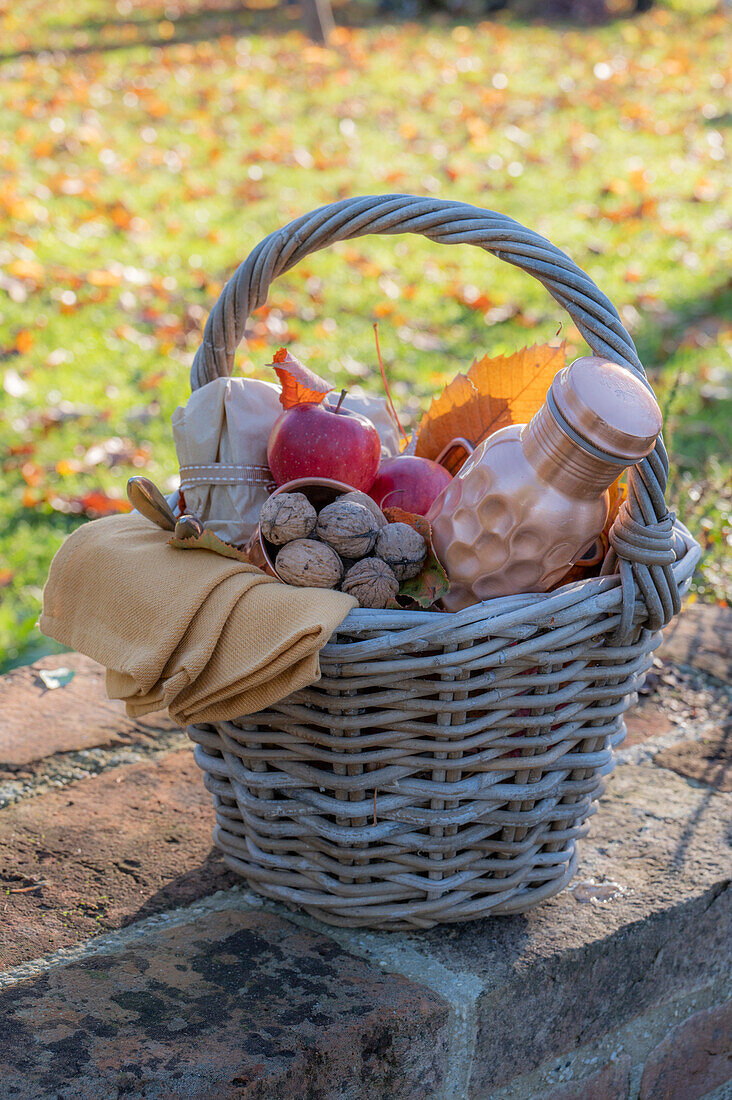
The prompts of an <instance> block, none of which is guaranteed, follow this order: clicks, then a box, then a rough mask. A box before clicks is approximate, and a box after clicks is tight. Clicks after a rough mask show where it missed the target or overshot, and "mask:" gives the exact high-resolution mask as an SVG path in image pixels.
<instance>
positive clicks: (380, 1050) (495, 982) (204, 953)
mask: <svg viewBox="0 0 732 1100" xmlns="http://www.w3.org/2000/svg"><path fill="white" fill-rule="evenodd" d="M690 610H691V611H692V612H694V621H693V622H689V623H688V625H687V627H686V628H685V632H681V633H680V628H678V629H677V630H676V631H675V632H674V633H671V634H670V636H669V637H668V639H667V641H666V643H665V652H666V653H670V654H671V657H672V658H673V660H674V661H676V662H681V663H680V664H678V663H677V664H675V663H672V662H671V661H670V660H669V659H668V657H664V659H663V660H658V661H657V662H656V667H655V668H654V670H653V672H652V673H651V676H650V677H649V684H648V690H647V693H646V694H645V695H644V696H643V697H642V698H641V701H640V704H639V706H638V707H637V708H636V710H635V711H634V712H633V713H632V715H631V716H630V718H629V720H628V727H629V735H628V738H627V739H626V742H625V744H624V746H623V747H622V748H621V749H620V751H619V753H618V758H619V766H618V768H617V769H616V772H615V774H614V776H613V777H612V779H611V780H610V782H609V785H608V790H607V793H606V795H605V796H604V798H603V800H602V803H601V808H600V813H599V814H598V815H597V816H596V817H595V818H594V819H593V823H592V829H591V834H590V837H589V838H588V839H587V840H586V841H584V842H583V845H582V848H581V855H580V866H579V870H578V874H577V877H576V878H575V880H574V882H573V883H572V885H571V887H570V888H569V889H568V890H566V891H565V892H564V893H563V894H561V895H560V896H558V897H556V898H554V899H552V900H551V901H549V902H547V903H546V904H545V905H543V906H541V907H540V908H539V909H536V910H534V911H533V912H531V913H528V914H525V915H523V916H515V917H503V918H493V919H488V920H481V921H475V922H470V923H466V924H464V925H455V926H449V927H442V928H436V929H432V930H430V931H427V932H422V933H391V934H387V933H378V932H371V931H365V930H358V929H356V930H346V929H337V928H331V927H328V926H326V925H324V924H321V923H320V922H318V921H315V920H314V919H312V918H310V917H308V916H306V915H304V914H302V913H300V912H297V911H289V910H287V909H286V908H285V907H283V906H280V905H276V904H274V903H270V902H267V901H264V900H263V899H261V898H258V897H257V896H256V895H254V894H252V893H251V892H249V890H248V889H247V887H246V885H245V884H244V883H243V882H242V880H240V879H238V878H237V877H236V876H235V875H233V874H232V873H231V872H230V871H228V870H227V869H226V867H225V866H224V864H223V863H222V861H221V860H220V859H219V857H218V855H217V854H216V852H215V850H214V849H212V846H211V842H210V827H211V823H212V812H211V806H210V796H209V795H208V794H207V793H206V791H205V790H204V787H203V783H202V779H201V775H200V772H199V771H198V769H197V768H196V767H195V765H194V763H193V759H192V753H191V750H190V747H189V745H188V743H187V740H186V738H185V735H184V734H183V733H182V732H181V731H178V730H176V729H175V728H174V727H172V726H171V725H170V723H169V721H168V720H167V718H165V717H164V716H162V715H157V716H153V717H152V718H146V719H145V720H144V721H143V722H137V723H136V722H131V721H130V720H129V719H127V718H126V717H125V716H124V714H123V713H121V712H120V711H119V709H118V708H117V707H116V706H115V705H114V704H112V703H110V702H109V701H108V700H107V699H106V697H105V695H104V686H103V675H102V670H100V669H99V667H98V666H95V665H94V664H93V662H90V661H88V660H87V659H86V658H83V657H80V656H79V655H77V654H65V655H63V656H61V657H53V658H46V659H45V660H44V661H42V662H39V663H38V664H37V665H34V666H29V667H28V668H26V669H19V670H15V671H14V672H12V673H10V674H8V675H7V676H6V677H4V678H0V703H1V704H2V705H1V706H0V884H1V885H2V891H3V896H2V898H0V930H1V935H0V968H1V972H0V1081H2V1088H1V1089H0V1095H1V1096H2V1097H3V1100H4V1097H6V1096H7V1097H8V1098H11V1097H12V1098H18V1100H35V1098H43V1097H54V1098H59V1100H76V1098H79V1100H86V1098H87V1097H88V1098H90V1100H97V1098H107V1097H111V1098H114V1100H117V1098H122V1097H132V1098H134V1097H145V1098H151V1100H152V1098H156V1100H157V1098H158V1097H160V1098H168V1097H186V1098H193V1100H203V1098H209V1097H210V1098H214V1097H215V1098H216V1100H228V1098H237V1100H291V1098H292V1100H300V1098H306V1100H372V1098H374V1100H382V1098H383V1100H392V1098H395V1100H401V1098H409V1100H448V1098H449V1100H702V1098H710V1100H712V1098H713V1100H722V1098H723V1097H729V1096H730V1095H732V1065H731V1062H730V1059H731V1057H732V1049H731V1048H732V1042H731V1041H730V1036H731V1035H732V1001H731V1000H730V998H731V997H732V988H731V987H730V981H729V979H730V961H731V959H732V937H731V936H730V929H732V890H731V889H730V877H731V876H730V871H731V870H732V860H731V858H730V852H731V848H730V843H731V841H732V815H731V814H730V803H731V802H732V794H731V793H730V788H731V787H732V784H731V783H730V758H731V757H732V752H731V750H730V741H732V728H731V727H730V710H731V708H730V702H731V701H732V686H730V684H729V683H728V682H726V681H725V680H724V679H720V678H719V677H720V676H722V677H726V678H727V680H729V679H730V667H731V666H730V660H729V655H728V653H727V651H726V648H725V647H726V644H727V643H726V642H725V640H724V639H725V637H728V636H729V629H730V626H729V624H730V619H729V616H730V614H732V613H729V612H727V613H726V614H722V613H720V611H719V609H712V611H711V612H709V611H707V610H701V611H700V610H698V609H697V610H696V611H694V608H692V609H690ZM683 621H684V620H683V618H682V622H683ZM715 639H716V641H715ZM715 647H716V649H717V650H721V652H716V650H715ZM695 655H698V657H699V665H700V666H701V667H693V666H694V663H695ZM61 666H63V667H65V668H67V669H68V670H69V671H70V672H73V673H74V675H73V677H72V678H71V679H66V682H65V683H63V685H62V686H59V687H56V688H49V687H48V686H47V684H44V682H43V679H41V678H40V677H39V672H40V671H42V670H45V671H46V672H48V671H49V670H51V671H53V670H54V669H56V668H59V667H61ZM710 671H711V672H714V673H715V674H716V676H713V675H711V674H710ZM46 679H48V677H47V678H46ZM57 679H59V678H57ZM60 679H61V680H64V679H65V678H64V677H60ZM51 682H53V677H52V678H51Z"/></svg>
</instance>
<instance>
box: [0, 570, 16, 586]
mask: <svg viewBox="0 0 732 1100" xmlns="http://www.w3.org/2000/svg"><path fill="white" fill-rule="evenodd" d="M14 576H15V573H14V572H13V570H12V569H0V588H6V587H7V585H9V584H10V582H11V581H12V579H13V577H14Z"/></svg>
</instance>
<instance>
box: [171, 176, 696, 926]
mask: <svg viewBox="0 0 732 1100" xmlns="http://www.w3.org/2000/svg"><path fill="white" fill-rule="evenodd" d="M370 233H385V234H387V233H388V234H398V233H418V234H422V235H424V236H426V237H428V238H430V239H431V240H433V241H435V242H437V243H441V244H458V243H469V244H473V245H475V246H477V247H479V248H482V249H484V250H485V251H487V252H490V253H492V254H493V255H494V256H496V257H498V258H499V259H501V260H505V261H506V262H508V263H512V264H514V265H516V266H518V267H520V268H523V269H524V270H525V271H527V272H528V273H530V274H532V275H534V276H535V277H536V278H538V279H539V280H540V282H542V283H543V285H544V286H545V287H546V289H547V290H548V291H549V293H550V294H551V295H552V297H553V298H554V299H555V300H556V301H557V302H558V303H559V304H560V305H561V306H562V307H564V308H565V309H566V311H567V312H568V313H569V315H570V316H571V317H572V319H573V321H574V322H575V324H576V325H577V327H578V328H579V330H580V332H581V333H582V334H583V336H584V337H585V338H586V340H587V342H588V344H589V345H590V347H591V348H592V350H593V352H594V353H595V354H596V355H598V356H603V357H605V358H607V359H610V360H612V361H613V362H615V363H618V364H620V365H621V366H625V367H627V368H628V369H629V370H631V371H633V372H635V373H636V375H637V376H639V377H640V378H642V379H645V374H644V372H643V368H642V366H641V363H640V361H639V359H638V355H637V352H636V350H635V347H634V345H633V342H632V340H631V338H630V336H629V335H628V333H627V332H626V331H625V329H624V327H623V325H622V323H621V321H620V319H619V317H618V314H617V312H616V310H615V308H614V307H613V306H612V304H611V303H610V302H609V300H608V299H607V298H606V297H605V295H603V294H602V293H601V292H600V291H599V290H598V288H597V287H596V286H595V284H594V283H593V282H592V280H591V279H589V278H588V276H587V275H585V274H584V272H582V271H581V269H580V268H578V267H577V266H576V264H574V263H573V262H572V261H571V260H570V259H569V258H568V257H567V256H565V255H564V254H563V253H562V252H560V251H559V250H558V249H557V248H555V247H554V246H553V245H552V244H550V243H549V242H548V241H546V240H545V239H544V238H542V237H540V236H539V235H537V234H536V233H533V232H531V231H530V230H527V229H524V228H523V227H522V226H521V225H519V224H518V223H517V222H515V221H513V220H512V219H510V218H507V217H504V216H502V215H500V214H496V213H493V212H490V211H486V210H481V209H478V208H475V207H471V206H468V205H466V204H462V203H452V202H446V201H442V200H437V199H421V198H416V197H412V196H408V195H384V196H372V197H365V198H356V199H348V200H344V201H342V202H338V203H334V204H333V205H330V206H326V207H323V208H321V209H319V210H316V211H314V212H313V213H311V214H307V215H305V216H303V217H301V218H298V219H297V220H296V221H294V222H292V223H291V224H290V225H289V226H286V227H285V228H284V229H281V230H279V231H278V232H276V233H273V234H272V235H271V236H269V237H267V238H266V239H265V240H264V241H262V243H261V244H260V245H259V246H258V247H257V248H256V249H255V250H254V251H253V252H252V254H251V255H250V256H249V258H248V259H247V260H246V262H245V263H244V264H242V266H241V267H240V268H239V269H238V271H237V272H236V273H235V275H234V276H233V277H232V279H231V280H230V281H229V282H228V283H227V285H226V286H225V287H224V289H223V291H222V294H221V297H220V299H219V301H218V302H217V304H216V306H215V307H214V309H213V311H212V313H211V316H210V317H209V320H208V323H207V325H206V329H205V333H204V338H203V344H202V346H201V348H200V349H199V351H198V353H197V355H196V358H195V361H194V364H193V368H192V375H191V379H192V387H193V390H194V391H198V390H200V388H201V387H203V386H205V385H206V384H207V383H209V382H212V381H214V380H215V379H224V378H227V377H228V375H229V374H230V373H231V370H232V367H233V362H234V353H235V350H236V347H237V345H238V344H239V342H240V340H241V339H242V337H243V335H244V330H245V325H246V321H247V317H248V315H249V314H250V313H251V312H252V311H253V310H254V309H256V308H257V307H258V306H261V305H262V304H263V303H264V302H265V300H266V297H267V293H268V289H269V286H270V284H271V282H272V281H273V280H274V279H275V278H276V277H277V276H278V275H281V274H282V273H284V272H285V271H288V270H289V269H290V268H292V267H293V266H294V265H295V264H297V263H298V262H299V261H300V260H302V259H304V258H305V257H306V256H308V255H309V254H310V253H312V252H314V251H316V250H318V249H320V248H324V247H326V246H327V245H329V244H332V243H334V242H336V241H341V240H347V239H350V238H353V237H357V236H362V235H365V234H370ZM646 384H647V383H646ZM667 472H668V461H667V457H666V452H665V449H664V445H663V441H662V438H661V437H660V436H659V438H658V441H657V444H656V447H655V449H654V451H653V452H652V453H651V454H650V455H649V456H648V458H646V459H644V460H643V461H642V462H641V463H639V464H638V466H636V467H633V468H632V469H631V470H630V471H629V473H628V498H627V502H626V503H625V505H624V506H623V507H622V508H621V510H620V513H619V515H618V517H617V519H616V520H615V523H614V525H613V527H612V529H611V531H610V536H609V539H610V550H609V553H608V556H607V558H606V560H605V562H604V564H603V572H602V575H600V576H596V577H588V578H585V579H583V580H579V581H575V582H574V583H570V584H566V585H564V586H562V587H560V588H557V589H555V590H554V591H552V592H549V593H544V594H536V593H527V594H519V595H515V596H508V597H502V598H496V599H492V600H487V601H485V602H484V603H481V604H477V605H475V606H472V607H468V608H466V609H464V610H462V611H459V612H456V613H454V614H446V613H442V614H437V613H435V612H430V611H412V610H403V611H402V610H393V609H388V610H383V611H381V610H366V609H357V610H354V611H352V612H350V614H349V615H348V616H347V618H346V619H345V620H344V621H343V623H342V625H341V627H340V628H339V631H338V633H337V634H336V635H335V636H334V637H333V638H332V639H331V641H330V642H329V644H328V645H327V646H326V647H325V649H324V650H323V651H322V654H321V670H322V678H321V680H320V681H319V682H318V683H317V684H315V685H313V686H311V687H309V688H306V689H304V690H301V691H299V692H297V693H296V694H294V695H291V696H289V697H288V698H286V699H284V700H282V701H281V702H280V703H278V704H277V705H276V706H273V707H271V708H270V709H269V710H267V711H265V712H261V713H258V714H255V715H248V716H246V717H242V718H241V719H238V720H235V721H230V722H221V723H217V724H214V725H198V726H191V727H189V733H190V736H191V737H192V739H193V740H194V741H195V742H196V746H197V747H196V760H197V762H198V764H199V765H200V767H201V768H202V769H203V771H204V773H205V782H206V786H207V787H208V789H209V790H210V792H211V793H212V795H213V800H214V806H215V812H216V827H215V830H214V838H215V842H216V844H217V845H218V847H219V848H220V850H221V851H222V853H223V855H224V859H225V860H226V862H227V864H228V865H229V866H230V867H231V868H232V869H233V870H235V871H237V872H239V873H240V874H241V875H243V876H244V877H245V878H246V879H247V881H248V882H249V884H250V885H251V887H252V888H253V889H254V890H256V891H257V892H259V893H261V894H264V895H266V896H267V897H270V898H274V899H276V900H279V901H283V902H286V903H288V904H294V905H297V906H300V907H302V908H304V909H306V910H307V911H308V912H309V913H311V914H313V915H315V916H317V917H320V918H321V919H323V920H326V921H328V922H330V923H333V924H339V925H344V926H359V925H361V926H366V927H373V928H385V929H398V928H402V929H407V928H413V929H414V928H429V927H431V926H433V925H435V924H437V923H440V922H450V921H462V920H470V919H474V918H477V917H482V916H487V915H489V914H491V913H496V914H498V913H517V912H523V911H525V910H527V909H529V908H531V907H532V906H534V905H536V904H538V903H539V902H541V901H543V900H544V899H546V898H548V897H550V896H552V895H553V894H556V893H557V892H558V891H559V890H561V889H562V888H563V887H564V886H565V885H566V884H567V883H568V882H569V880H570V879H571V877H572V875H573V873H574V870H575V867H576V861H577V841H578V840H580V839H581V838H582V837H583V836H585V835H586V833H587V830H588V822H589V819H590V818H591V816H592V815H593V814H594V813H595V810H596V808H597V801H598V798H599V796H600V795H601V793H602V790H603V785H604V782H605V778H606V776H607V775H608V774H609V773H610V771H611V770H612V767H613V749H614V747H615V746H617V745H618V744H619V743H620V742H621V741H622V739H623V737H624V734H625V726H624V722H623V714H624V712H625V711H626V710H627V708H628V707H629V706H630V705H632V703H633V702H634V701H635V698H636V693H637V691H638V689H639V688H640V686H641V685H642V684H643V681H644V678H645V675H646V672H647V670H648V669H649V667H650V666H651V663H652V661H653V653H654V649H655V648H656V646H657V645H658V643H659V641H660V636H661V635H660V632H661V629H662V628H663V626H664V625H665V624H666V623H667V622H668V621H669V620H670V619H671V618H672V616H673V615H675V614H676V613H677V612H678V610H679V607H680V600H681V596H682V595H683V593H684V591H685V590H686V588H687V587H688V585H689V582H690V579H691V575H692V573H693V571H694V567H695V565H696V563H697V561H698V558H699V548H698V546H697V544H696V543H695V542H694V540H693V539H692V537H691V536H690V535H689V533H688V531H687V530H686V529H685V528H684V527H683V525H682V524H681V523H679V522H678V521H676V520H675V519H674V517H673V516H671V515H670V514H669V512H668V510H667V507H666V503H665V499H664V494H665V489H666V479H667ZM595 828H596V830H597V831H598V832H599V833H601V830H602V824H601V822H600V823H599V824H598V825H596V826H595Z"/></svg>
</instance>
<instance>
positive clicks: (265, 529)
mask: <svg viewBox="0 0 732 1100" xmlns="http://www.w3.org/2000/svg"><path fill="white" fill-rule="evenodd" d="M259 527H260V531H261V533H262V536H263V538H264V539H266V540H267V542H271V543H273V544H274V545H275V546H279V547H280V550H279V551H278V552H277V557H276V559H275V568H276V570H277V573H278V574H279V576H280V578H281V579H282V580H283V581H285V582H286V583H287V584H296V585H299V586H301V587H307V588H340V589H341V591H343V592H348V593H350V595H352V596H355V597H356V599H357V600H358V602H359V604H360V605H361V607H375V608H381V607H388V606H389V605H390V604H392V603H393V600H394V597H395V596H396V594H397V592H398V591H399V585H400V584H401V583H402V581H406V580H410V579H411V578H412V577H416V576H417V574H418V573H419V572H420V570H421V569H422V566H423V565H424V562H425V559H426V557H427V545H426V543H425V540H424V539H423V538H422V536H421V535H420V533H419V532H418V531H415V530H414V528H413V527H410V526H409V525H408V524H406V523H389V522H388V521H387V519H386V516H385V515H384V514H383V512H382V511H381V509H380V508H379V507H378V506H377V505H376V504H375V503H374V502H373V500H371V498H370V497H367V496H366V494H365V493H360V492H358V491H354V492H352V493H344V494H343V496H340V497H338V499H337V500H335V501H334V502H333V503H332V504H327V505H326V506H325V507H324V508H321V510H320V512H319V513H318V512H316V510H315V508H313V506H312V504H311V503H310V501H309V500H308V499H307V497H306V496H305V495H304V494H303V493H279V494H277V495H276V496H271V497H269V498H268V499H267V500H266V501H265V502H264V504H263V505H262V511H261V512H260V515H259Z"/></svg>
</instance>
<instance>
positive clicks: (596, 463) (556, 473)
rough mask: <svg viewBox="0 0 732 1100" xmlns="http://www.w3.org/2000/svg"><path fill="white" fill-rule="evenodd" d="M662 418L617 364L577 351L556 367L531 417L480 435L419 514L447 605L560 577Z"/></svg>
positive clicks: (538, 588) (546, 584) (596, 529)
mask: <svg viewBox="0 0 732 1100" xmlns="http://www.w3.org/2000/svg"><path fill="white" fill-rule="evenodd" d="M661 423H662V417H661V410H660V409H659V407H658V404H657V402H656V399H655V398H654V396H653V394H652V393H651V391H650V390H649V389H648V388H647V387H646V386H645V385H644V384H643V382H642V381H641V380H640V378H638V377H637V376H636V375H634V374H633V373H631V371H629V370H627V369H626V368H625V367H621V366H619V365H618V364H616V363H611V362H608V361H607V360H605V359H601V358H598V357H596V356H584V357H583V358H581V359H577V360H575V362H574V363H572V364H571V365H570V366H568V367H565V368H564V369H563V370H561V371H559V373H558V374H557V375H555V377H554V380H553V382H552V385H551V387H550V389H549V392H548V394H547V399H546V402H545V403H544V405H542V407H541V408H540V409H539V411H538V412H537V413H536V415H535V416H533V417H532V419H531V421H530V422H529V423H528V424H512V425H511V426H510V427H508V428H502V429H500V431H497V432H495V433H494V434H493V435H491V436H489V437H488V439H486V440H484V442H483V443H481V444H480V446H479V447H477V448H476V450H475V451H474V452H473V454H472V455H471V456H470V458H469V459H468V461H467V462H466V463H465V465H464V466H463V467H462V469H461V470H460V471H459V473H458V474H457V475H456V476H455V478H454V479H453V480H452V482H451V483H450V484H449V485H448V486H446V488H445V489H444V490H443V492H442V493H441V494H440V495H439V496H438V497H437V499H436V500H435V501H434V503H433V505H432V507H431V508H430V510H429V512H428V514H427V518H428V519H429V521H430V523H431V524H432V536H433V542H434V548H435V552H436V553H437V556H438V557H439V559H440V561H441V562H442V564H443V565H444V567H445V570H446V572H447V575H448V578H449V581H450V591H449V592H448V594H447V596H446V597H444V598H443V605H444V607H445V608H446V610H448V611H458V610H460V609H461V608H463V607H469V606H470V605H471V604H475V603H479V602H480V601H482V600H487V599H490V598H492V597H494V596H509V595H513V594H514V593H516V592H545V591H547V589H549V588H551V587H552V585H553V584H556V582H557V581H559V580H561V578H562V577H563V576H564V575H565V573H567V571H568V570H569V568H570V566H571V565H572V564H573V563H574V562H575V561H576V560H577V558H579V557H581V556H582V554H583V553H584V551H585V550H586V549H587V547H588V546H589V545H590V544H591V543H592V541H593V540H594V539H595V538H597V536H598V535H599V534H600V532H601V531H602V529H603V527H604V526H605V522H606V520H607V516H608V508H609V501H608V493H607V489H608V487H609V486H610V485H611V484H612V483H613V481H614V480H615V479H616V478H617V477H618V475H619V474H620V473H622V471H623V470H624V469H625V468H626V467H628V466H630V465H634V464H635V463H637V462H639V461H640V460H641V459H642V458H643V457H644V456H645V455H647V454H648V453H649V452H650V451H651V450H652V449H653V445H654V443H655V440H656V436H657V435H658V433H659V432H660V430H661Z"/></svg>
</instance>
